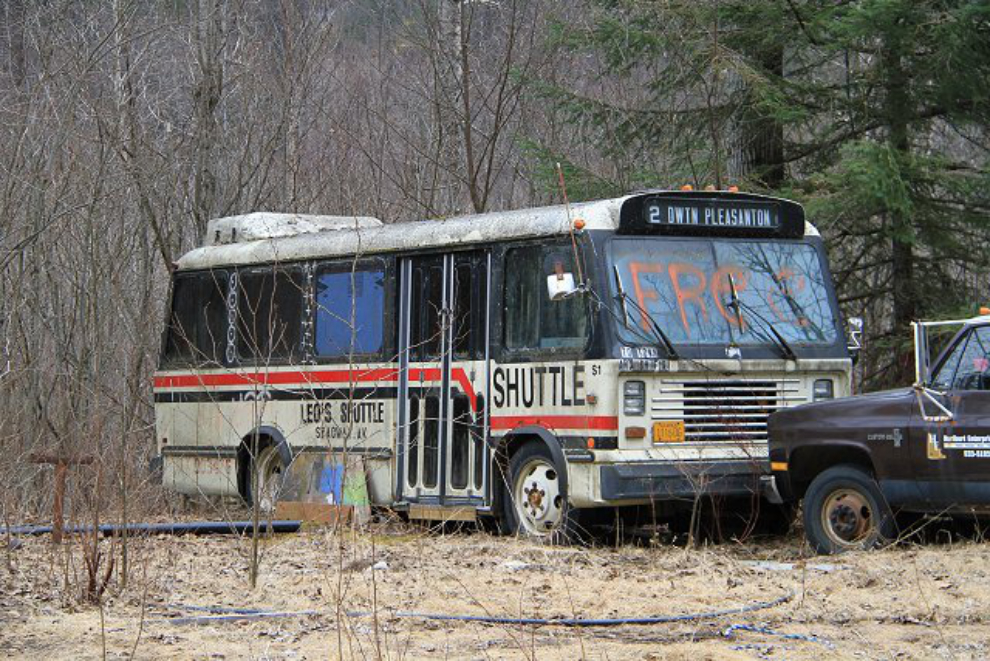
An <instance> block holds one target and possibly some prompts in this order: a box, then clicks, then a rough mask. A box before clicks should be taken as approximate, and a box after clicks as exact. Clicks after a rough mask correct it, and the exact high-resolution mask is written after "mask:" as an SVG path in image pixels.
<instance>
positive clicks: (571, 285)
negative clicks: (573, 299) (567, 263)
mask: <svg viewBox="0 0 990 661" xmlns="http://www.w3.org/2000/svg"><path fill="white" fill-rule="evenodd" d="M577 292H578V286H577V284H576V283H575V282H574V274H573V273H555V274H553V275H548V276H547V294H549V296H550V300H551V301H561V300H563V299H565V298H568V297H570V296H573V295H574V294H576V293H577Z"/></svg>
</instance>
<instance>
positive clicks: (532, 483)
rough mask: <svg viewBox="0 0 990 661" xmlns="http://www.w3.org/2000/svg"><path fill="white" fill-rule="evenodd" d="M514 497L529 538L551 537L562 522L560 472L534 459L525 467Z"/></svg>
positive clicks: (520, 475) (545, 462)
mask: <svg viewBox="0 0 990 661" xmlns="http://www.w3.org/2000/svg"><path fill="white" fill-rule="evenodd" d="M513 496H514V501H515V508H516V514H517V515H518V518H519V521H520V523H521V524H522V527H523V529H524V530H525V531H526V532H527V533H529V534H533V535H548V534H550V533H552V532H553V531H554V529H555V528H556V527H557V526H558V525H560V522H561V521H562V520H563V514H564V513H563V498H562V497H561V494H560V482H559V478H558V475H557V470H556V469H555V468H554V467H553V465H552V464H550V463H549V462H547V461H546V460H543V459H534V460H533V461H530V462H529V463H527V464H526V465H524V466H523V468H522V470H520V471H519V475H518V477H517V478H516V484H515V488H514V489H513Z"/></svg>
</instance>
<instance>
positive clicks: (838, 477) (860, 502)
mask: <svg viewBox="0 0 990 661" xmlns="http://www.w3.org/2000/svg"><path fill="white" fill-rule="evenodd" d="M804 530H805V534H806V535H807V537H808V541H809V542H810V543H811V546H812V548H814V549H815V551H817V552H818V553H822V554H835V553H844V552H846V551H854V550H861V549H872V548H876V547H879V546H883V545H885V544H888V543H890V541H892V540H893V539H894V538H895V537H896V536H897V524H896V522H895V520H894V514H893V512H891V510H890V506H889V505H888V504H887V500H886V498H884V496H883V493H882V492H881V491H880V487H879V486H878V485H877V482H876V480H874V479H873V476H872V475H870V474H869V473H867V472H865V471H864V470H863V469H862V468H859V467H858V466H852V465H848V464H846V465H841V466H834V467H832V468H829V469H828V470H826V471H823V472H822V473H820V474H819V475H818V476H817V477H816V478H815V479H814V480H813V481H812V482H811V486H809V487H808V491H807V493H806V494H805V496H804Z"/></svg>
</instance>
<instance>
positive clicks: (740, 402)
mask: <svg viewBox="0 0 990 661" xmlns="http://www.w3.org/2000/svg"><path fill="white" fill-rule="evenodd" d="M799 386H800V381H799V380H798V379H782V380H770V379H766V380H757V379H736V380H732V381H667V382H663V383H661V385H660V389H659V392H658V394H657V395H656V396H655V397H653V400H652V413H653V419H654V420H684V440H685V441H686V442H689V443H690V442H692V441H693V442H711V441H724V442H728V443H731V442H744V443H753V442H766V440H767V418H768V417H770V414H771V413H773V412H774V411H777V410H779V409H782V408H786V407H788V406H794V405H795V404H800V403H803V402H804V400H803V398H801V397H800V391H799Z"/></svg>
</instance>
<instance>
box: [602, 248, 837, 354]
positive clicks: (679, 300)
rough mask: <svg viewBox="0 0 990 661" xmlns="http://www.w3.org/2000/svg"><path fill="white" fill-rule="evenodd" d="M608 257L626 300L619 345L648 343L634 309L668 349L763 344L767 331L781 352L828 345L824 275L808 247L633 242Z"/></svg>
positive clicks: (830, 322)
mask: <svg viewBox="0 0 990 661" xmlns="http://www.w3.org/2000/svg"><path fill="white" fill-rule="evenodd" d="M610 252H611V254H610V257H611V260H612V261H611V263H612V265H614V267H615V268H614V270H615V271H617V272H618V273H617V275H618V277H619V279H621V287H622V291H624V292H625V294H626V295H627V296H628V297H629V298H630V299H631V301H630V302H629V304H628V305H626V306H625V307H626V311H627V313H628V323H627V324H625V325H622V324H620V325H619V334H620V338H621V339H622V341H623V342H625V343H627V344H649V343H652V342H654V341H655V338H654V335H653V333H652V332H651V330H650V323H649V320H647V319H645V318H643V314H642V312H641V311H640V310H645V311H646V312H647V313H648V314H649V315H650V317H652V319H653V320H654V321H655V322H656V323H657V324H658V325H659V326H660V328H661V329H663V331H664V332H665V333H666V335H667V336H668V337H669V338H670V340H671V341H672V342H673V343H674V344H675V345H677V344H692V345H716V344H730V343H735V344H738V345H769V344H773V343H774V339H775V338H774V336H773V333H772V331H771V330H770V328H769V326H770V325H772V326H773V329H774V330H776V331H777V332H778V333H780V335H781V337H783V338H784V340H785V341H786V342H787V344H788V345H795V346H802V345H805V346H808V345H819V346H821V345H831V344H833V343H835V341H836V338H837V334H836V327H835V315H834V312H833V310H832V304H831V299H830V297H829V294H828V288H827V287H826V280H825V279H826V272H825V271H824V270H823V269H822V263H821V258H820V256H819V253H818V251H817V250H816V249H815V248H814V246H811V245H809V244H806V243H798V242H781V241H740V240H731V241H729V240H724V239H680V238H657V237H652V238H651V237H637V238H635V239H631V238H630V239H626V238H617V239H615V240H613V241H612V244H611V251H610ZM612 270H613V269H612V268H610V271H612ZM730 276H731V277H730ZM612 280H613V282H612V285H611V286H612V289H613V294H615V295H618V294H619V289H618V288H619V286H620V283H618V282H616V281H615V278H612ZM733 289H734V290H735V292H734V293H733ZM734 294H735V296H737V297H738V298H737V300H738V306H734V305H733V296H734Z"/></svg>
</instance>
